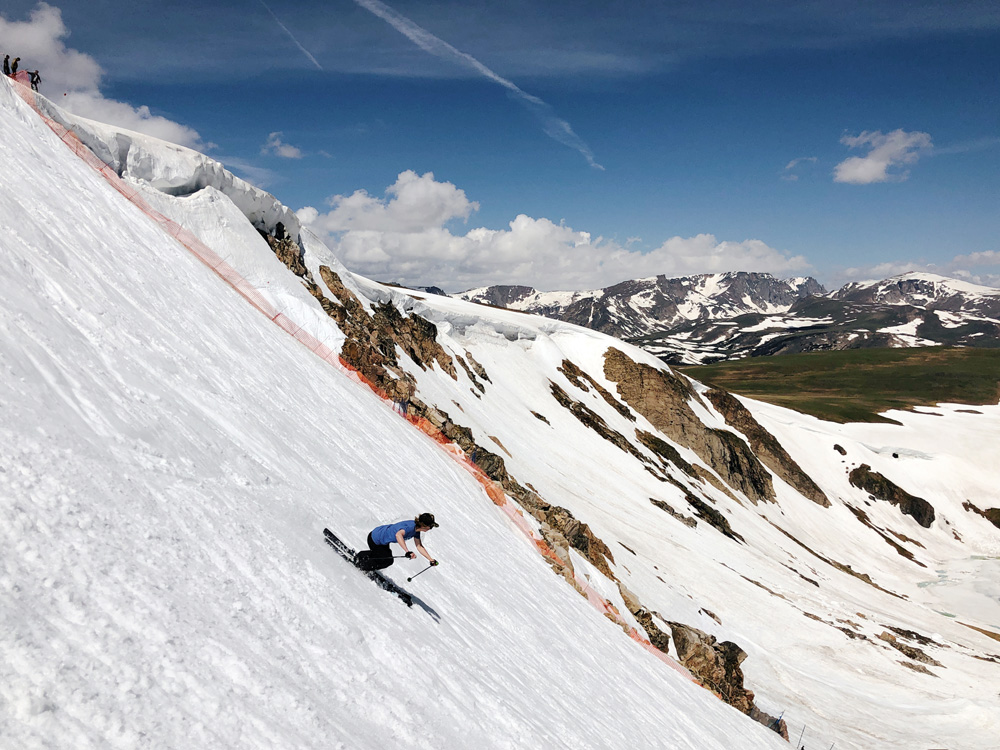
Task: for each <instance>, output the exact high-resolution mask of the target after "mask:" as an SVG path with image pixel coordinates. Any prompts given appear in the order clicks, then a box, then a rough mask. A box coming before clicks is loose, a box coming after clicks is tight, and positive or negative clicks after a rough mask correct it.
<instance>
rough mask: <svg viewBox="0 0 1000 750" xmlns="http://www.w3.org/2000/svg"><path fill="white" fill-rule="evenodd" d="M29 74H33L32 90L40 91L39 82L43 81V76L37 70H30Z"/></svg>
mask: <svg viewBox="0 0 1000 750" xmlns="http://www.w3.org/2000/svg"><path fill="white" fill-rule="evenodd" d="M28 75H29V76H31V90H32V91H38V84H40V83H41V82H42V77H41V76H40V75H38V71H37V70H32V71H29V72H28Z"/></svg>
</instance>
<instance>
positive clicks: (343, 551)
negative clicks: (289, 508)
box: [323, 529, 413, 607]
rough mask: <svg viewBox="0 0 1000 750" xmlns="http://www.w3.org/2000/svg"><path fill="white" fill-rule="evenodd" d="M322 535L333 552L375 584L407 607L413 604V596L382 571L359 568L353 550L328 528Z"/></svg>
mask: <svg viewBox="0 0 1000 750" xmlns="http://www.w3.org/2000/svg"><path fill="white" fill-rule="evenodd" d="M323 536H324V538H325V539H326V543H327V544H329V545H330V546H331V547H333V550H334V552H336V553H337V554H338V555H340V556H341V557H342V558H344V559H345V560H347V562H349V563H350V564H351V565H353V566H354V567H355V568H357V569H358V570H359V571H361V572H362V573H364V575H365V576H367V577H368V578H370V579H371V580H372V581H373V582H374V583H375V585H376V586H378V587H379V588H381V589H384V590H386V591H388V592H389V593H391V594H395V595H396V596H398V597H399V598H400V599H401V600H402V601H403V603H404V604H406V606H407V607H412V606H413V596H412V595H411V594H410V593H409V592H408V591H406V590H404V589H402V588H400V587H399V586H397V585H396V583H395V582H393V581H391V580H390V579H388V578H386V577H385V576H384V575H382V573H380V572H379V571H377V570H361V568H358V566H357V563H355V562H354V550H353V549H351V548H350V547H348V546H347V545H346V544H344V543H343V542H342V541H341V540H340V539H339V538H338V537H337V535H336V534H334V533H333V532H332V531H330V529H323Z"/></svg>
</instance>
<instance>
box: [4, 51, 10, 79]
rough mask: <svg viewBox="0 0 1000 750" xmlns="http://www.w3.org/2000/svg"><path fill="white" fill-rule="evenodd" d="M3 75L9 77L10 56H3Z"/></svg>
mask: <svg viewBox="0 0 1000 750" xmlns="http://www.w3.org/2000/svg"><path fill="white" fill-rule="evenodd" d="M3 74H4V75H5V76H9V75H10V55H4V56H3Z"/></svg>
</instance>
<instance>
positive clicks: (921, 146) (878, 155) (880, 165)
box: [833, 129, 934, 185]
mask: <svg viewBox="0 0 1000 750" xmlns="http://www.w3.org/2000/svg"><path fill="white" fill-rule="evenodd" d="M840 142H841V143H843V144H844V145H845V146H849V147H850V148H862V147H865V146H867V147H869V151H868V153H867V154H866V155H865V156H852V157H850V158H849V159H845V160H844V161H842V162H840V164H838V165H837V166H836V167H834V169H833V181H834V182H846V183H848V184H851V185H869V184H871V183H873V182H901V181H903V180H905V179H906V178H907V177H909V175H910V172H909V170H903V171H890V170H893V169H894V168H895V167H899V166H901V165H904V164H915V163H916V161H917V160H918V159H919V158H920V157H921V156H923V155H924V154H926V153H928V152H929V151H930V150H931V149H932V148H933V147H934V146H933V144H932V143H931V137H930V135H929V134H928V133H922V132H920V131H913V132H910V133H907V132H906V131H905V130H901V129H900V130H893V131H892V132H891V133H882V131H880V130H873V131H869V130H866V131H864V132H863V133H861V135H858V136H850V135H845V136H844V137H843V138H841V139H840Z"/></svg>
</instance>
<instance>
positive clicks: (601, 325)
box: [455, 273, 1000, 364]
mask: <svg viewBox="0 0 1000 750" xmlns="http://www.w3.org/2000/svg"><path fill="white" fill-rule="evenodd" d="M455 296H457V297H459V298H461V299H467V300H470V301H473V302H479V303H482V304H489V305H495V306H499V307H509V308H511V309H514V310H523V311H527V312H532V313H536V314H538V315H545V316H547V317H551V318H555V319H557V320H564V321H567V322H571V323H576V324H577V325H582V326H586V327H587V328H593V329H594V330H598V331H602V332H603V333H607V334H609V335H611V336H616V337H618V338H621V339H624V340H626V341H629V342H630V343H633V344H637V345H639V346H641V347H642V348H643V349H645V350H646V351H648V352H649V353H651V354H653V355H655V356H657V357H659V358H660V359H662V360H663V361H665V362H667V363H668V364H705V363H708V362H715V361H719V360H724V359H740V358H742V357H748V356H749V357H758V356H768V355H772V354H789V353H795V352H806V351H817V350H829V349H857V348H866V347H911V346H940V345H948V346H991V347H995V346H1000V290H998V289H992V288H989V287H984V286H979V285H976V284H970V283H967V282H963V281H958V280H955V279H948V278H945V277H943V276H936V275H933V274H927V273H908V274H903V275H901V276H896V277H893V278H891V279H886V280H883V281H869V282H857V283H852V284H848V285H846V286H844V287H842V288H841V289H838V290H837V291H835V292H830V293H827V292H826V291H825V290H824V289H823V288H822V287H821V286H820V285H819V284H818V283H817V282H816V281H815V280H814V279H812V278H808V277H807V278H796V279H785V280H779V279H775V278H774V277H772V276H770V275H769V274H756V273H727V274H708V275H703V276H691V277H684V278H678V279H667V278H665V277H662V276H659V277H656V278H652V279H639V280H636V281H626V282H622V283H621V284H617V285H615V286H613V287H609V288H607V289H601V290H597V291H592V292H538V291H535V290H534V289H532V288H531V287H520V286H494V287H486V288H483V289H473V290H470V291H468V292H463V293H461V294H459V295H455Z"/></svg>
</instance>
